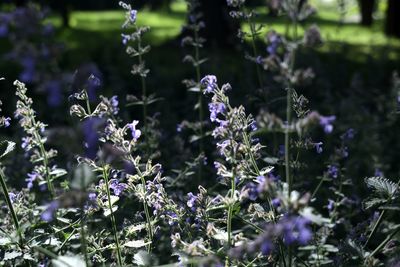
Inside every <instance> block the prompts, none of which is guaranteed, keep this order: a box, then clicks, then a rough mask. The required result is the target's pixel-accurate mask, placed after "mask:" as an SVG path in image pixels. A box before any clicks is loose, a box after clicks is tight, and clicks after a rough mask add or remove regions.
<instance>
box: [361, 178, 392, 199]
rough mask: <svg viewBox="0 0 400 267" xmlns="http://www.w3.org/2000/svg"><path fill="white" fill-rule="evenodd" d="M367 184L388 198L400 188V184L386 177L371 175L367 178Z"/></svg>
mask: <svg viewBox="0 0 400 267" xmlns="http://www.w3.org/2000/svg"><path fill="white" fill-rule="evenodd" d="M365 183H366V184H367V186H368V187H369V188H371V189H373V190H374V191H375V193H377V194H379V195H382V196H385V197H387V198H391V197H393V196H394V195H395V194H396V193H397V192H398V190H399V186H398V185H397V184H395V183H393V182H392V181H390V180H389V179H386V178H384V177H369V178H367V179H365Z"/></svg>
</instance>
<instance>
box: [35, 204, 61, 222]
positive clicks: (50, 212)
mask: <svg viewBox="0 0 400 267" xmlns="http://www.w3.org/2000/svg"><path fill="white" fill-rule="evenodd" d="M59 206H60V203H59V202H58V200H54V201H52V202H51V203H50V205H49V206H48V207H47V209H46V210H45V211H44V212H43V213H42V215H41V216H40V217H41V218H42V220H43V221H46V222H51V221H52V220H53V219H54V213H55V212H56V211H57V209H58V208H59Z"/></svg>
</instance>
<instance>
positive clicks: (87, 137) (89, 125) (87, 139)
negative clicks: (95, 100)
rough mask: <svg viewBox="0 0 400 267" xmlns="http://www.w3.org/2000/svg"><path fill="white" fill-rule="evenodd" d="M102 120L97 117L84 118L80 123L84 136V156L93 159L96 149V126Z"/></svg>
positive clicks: (97, 141) (97, 139)
mask: <svg viewBox="0 0 400 267" xmlns="http://www.w3.org/2000/svg"><path fill="white" fill-rule="evenodd" d="M101 123H102V120H101V119H100V118H97V117H92V118H89V119H86V120H85V121H83V123H82V130H83V136H84V147H85V156H86V157H88V158H90V159H94V158H95V157H96V154H97V150H98V143H99V137H100V136H99V134H98V131H97V129H98V127H99V126H100V124H101Z"/></svg>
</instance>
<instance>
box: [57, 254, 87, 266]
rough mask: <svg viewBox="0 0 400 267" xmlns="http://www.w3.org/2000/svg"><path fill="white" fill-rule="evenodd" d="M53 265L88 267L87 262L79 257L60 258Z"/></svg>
mask: <svg viewBox="0 0 400 267" xmlns="http://www.w3.org/2000/svg"><path fill="white" fill-rule="evenodd" d="M51 263H52V264H53V266H54V267H86V264H85V262H84V261H83V259H82V258H81V257H79V256H58V257H57V259H53V260H52V261H51Z"/></svg>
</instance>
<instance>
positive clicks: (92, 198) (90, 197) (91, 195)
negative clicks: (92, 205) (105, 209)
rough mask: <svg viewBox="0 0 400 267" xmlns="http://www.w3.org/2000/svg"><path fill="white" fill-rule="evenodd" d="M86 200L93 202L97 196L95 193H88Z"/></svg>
mask: <svg viewBox="0 0 400 267" xmlns="http://www.w3.org/2000/svg"><path fill="white" fill-rule="evenodd" d="M88 198H89V200H90V201H92V202H95V201H96V198H97V194H96V193H89V195H88Z"/></svg>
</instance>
